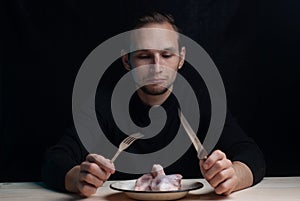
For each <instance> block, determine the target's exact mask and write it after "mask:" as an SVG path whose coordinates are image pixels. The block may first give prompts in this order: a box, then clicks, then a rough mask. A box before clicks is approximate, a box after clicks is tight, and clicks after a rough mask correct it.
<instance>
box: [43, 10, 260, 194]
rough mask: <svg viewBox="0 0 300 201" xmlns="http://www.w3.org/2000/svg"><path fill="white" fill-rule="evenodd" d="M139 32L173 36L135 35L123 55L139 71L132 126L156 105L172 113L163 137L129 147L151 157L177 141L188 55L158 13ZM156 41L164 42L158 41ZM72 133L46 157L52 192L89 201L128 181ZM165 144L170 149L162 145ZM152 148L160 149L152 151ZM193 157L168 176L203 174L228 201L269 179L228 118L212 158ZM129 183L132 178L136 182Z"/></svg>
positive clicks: (106, 121)
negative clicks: (179, 79) (178, 85)
mask: <svg viewBox="0 0 300 201" xmlns="http://www.w3.org/2000/svg"><path fill="white" fill-rule="evenodd" d="M135 28H136V29H138V28H156V29H163V30H169V31H171V32H168V31H166V32H159V33H160V34H159V35H158V32H157V33H156V32H154V33H153V34H148V33H147V32H138V33H137V34H133V35H132V37H131V43H132V44H133V45H134V46H135V47H136V49H138V50H137V51H133V52H131V53H128V54H126V53H124V55H123V56H122V63H123V66H124V67H125V69H127V70H128V71H130V70H132V69H140V70H137V71H135V74H134V75H133V77H134V79H135V81H136V83H137V86H138V89H137V91H136V94H135V95H134V96H133V100H132V102H133V103H134V107H133V109H132V113H131V114H132V118H133V121H134V122H136V123H137V124H138V125H141V126H145V125H147V118H144V116H147V115H146V114H147V112H148V111H149V108H150V107H151V106H155V105H161V106H163V107H164V108H167V109H166V110H167V114H168V117H169V115H170V116H171V117H172V119H171V120H169V119H167V122H166V126H165V128H166V130H162V131H161V133H160V134H159V135H158V136H159V137H157V136H155V137H153V139H150V140H148V141H145V142H144V141H141V142H136V143H134V144H133V145H132V147H130V148H132V150H137V153H139V152H140V153H141V152H142V153H144V152H146V153H147V152H151V151H153V150H154V151H155V150H157V149H159V148H161V147H163V146H165V145H166V144H168V143H169V142H170V141H172V139H173V138H174V136H173V134H174V130H176V129H174V128H175V127H176V126H177V127H178V115H177V114H178V112H177V109H176V108H177V106H178V105H177V104H176V103H174V102H176V101H174V97H173V96H172V93H171V92H172V89H173V81H174V80H175V78H176V72H177V71H178V70H180V69H181V68H182V67H183V64H184V60H185V54H186V49H185V47H180V46H179V42H178V41H179V35H178V34H175V32H177V31H178V28H177V27H176V25H175V23H174V19H173V18H172V17H171V16H170V15H167V14H163V13H156V12H154V13H150V14H147V15H145V16H142V17H141V18H139V20H138V22H137V24H136V26H135ZM173 31H175V32H173ZM157 37H159V38H160V39H161V40H157ZM158 41H159V42H158ZM151 47H155V48H151ZM145 66H146V68H145ZM96 108H97V107H96ZM131 108H132V107H131ZM97 109H98V110H99V111H97V112H98V114H100V117H99V121H100V124H101V125H102V129H104V130H105V132H106V134H107V133H108V135H110V136H112V134H116V135H117V133H120V131H119V130H118V129H116V125H114V124H113V123H112V122H110V121H111V118H107V117H104V116H105V114H106V113H107V112H106V111H105V110H101V109H99V108H97ZM201 115H202V114H201ZM102 116H103V117H102ZM145 122H146V123H145ZM103 125H106V126H103ZM71 133H73V135H67V136H64V138H63V139H62V140H61V141H60V143H59V144H58V145H56V146H54V147H53V148H52V149H50V150H49V152H48V154H47V156H46V160H45V164H44V167H43V177H44V180H45V182H46V183H47V184H48V185H49V186H52V187H55V188H57V189H60V190H66V191H69V192H74V193H79V194H81V195H83V196H90V195H92V194H94V193H95V192H96V190H97V188H98V187H100V186H102V185H103V183H104V182H105V181H106V180H108V179H109V178H113V179H124V178H126V176H124V175H123V176H124V177H123V178H122V174H121V173H117V172H116V169H115V166H114V164H113V163H111V161H110V159H107V158H105V157H103V156H101V155H97V154H93V153H90V154H89V153H88V152H87V151H86V150H85V148H84V147H83V146H82V144H81V142H80V140H79V139H78V137H76V135H74V133H75V131H74V130H73V131H72V132H71ZM109 138H110V139H111V140H112V141H113V139H114V138H113V137H109ZM158 139H159V140H158ZM162 139H163V140H162ZM164 140H165V141H166V142H165V143H161V142H160V141H164ZM119 141H120V140H119ZM115 144H117V143H115ZM150 144H151V145H156V146H157V147H155V146H149V145H150ZM193 151H194V150H193ZM193 151H192V150H191V149H189V150H188V152H187V153H186V154H185V155H184V156H183V157H182V158H181V159H179V160H178V161H176V162H175V163H174V164H172V165H171V166H170V167H167V168H166V172H168V170H169V171H170V172H179V170H180V169H183V176H184V178H186V177H194V178H195V177H198V176H200V175H201V173H202V175H203V177H204V178H205V179H206V180H207V181H208V182H209V184H210V185H211V186H212V187H213V188H214V189H215V192H216V193H217V194H223V195H229V194H230V193H232V192H234V191H238V190H241V189H244V188H247V187H250V186H252V185H254V184H256V183H258V182H259V181H260V180H261V179H262V178H263V176H264V173H265V163H264V159H263V155H262V153H261V152H260V150H259V148H258V147H257V145H256V144H255V143H254V142H253V140H251V139H250V138H248V137H247V136H246V135H245V133H243V131H242V130H241V129H240V128H239V127H238V126H237V125H236V123H235V122H234V121H233V119H232V118H231V117H230V114H229V113H228V114H227V117H226V122H225V127H224V130H223V133H222V136H221V138H220V140H219V142H218V144H217V145H216V147H215V150H214V151H213V152H212V153H210V154H209V156H208V158H207V159H206V160H199V159H197V157H196V154H195V153H194V152H193ZM229 156H230V157H229ZM168 168H169V169H168ZM114 176H115V177H114ZM127 176H128V175H127ZM185 176H186V177H185ZM127 178H132V176H131V177H130V176H129V177H127ZM132 179H134V178H132Z"/></svg>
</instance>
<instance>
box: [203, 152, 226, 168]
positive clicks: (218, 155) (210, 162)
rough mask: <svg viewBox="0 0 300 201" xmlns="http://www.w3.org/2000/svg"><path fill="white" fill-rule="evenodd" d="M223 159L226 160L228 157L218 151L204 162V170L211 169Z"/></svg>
mask: <svg viewBox="0 0 300 201" xmlns="http://www.w3.org/2000/svg"><path fill="white" fill-rule="evenodd" d="M223 158H226V155H225V154H224V153H223V152H222V151H220V150H216V151H214V152H213V153H212V154H210V155H209V157H208V158H207V159H206V160H203V165H202V167H203V169H204V170H207V169H210V168H211V167H212V166H213V165H214V164H215V163H216V162H217V161H218V160H222V159H223Z"/></svg>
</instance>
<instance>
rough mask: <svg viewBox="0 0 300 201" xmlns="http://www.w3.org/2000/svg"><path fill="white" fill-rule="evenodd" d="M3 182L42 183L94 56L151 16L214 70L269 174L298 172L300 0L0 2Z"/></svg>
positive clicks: (0, 162)
mask: <svg viewBox="0 0 300 201" xmlns="http://www.w3.org/2000/svg"><path fill="white" fill-rule="evenodd" d="M0 9H1V10H0V11H1V22H2V23H1V33H2V35H1V54H0V181H38V180H41V178H40V167H41V161H42V158H43V154H44V152H45V150H46V149H47V148H48V147H49V146H51V145H53V144H55V143H56V142H57V140H58V139H59V138H60V136H61V135H62V134H63V132H64V129H65V128H66V127H67V126H68V125H69V124H70V123H71V122H72V113H71V112H72V111H71V98H72V87H73V83H74V80H75V76H76V74H77V71H78V70H79V68H80V65H81V64H82V62H83V61H84V59H85V58H86V57H87V56H88V54H89V53H90V52H91V51H92V50H93V49H94V48H95V47H97V46H98V45H99V44H100V43H101V42H103V41H105V40H106V39H108V38H109V37H111V36H114V35H115V34H117V33H121V32H122V31H123V30H124V29H125V28H126V27H125V26H124V25H125V24H126V22H127V21H128V20H130V19H132V18H133V17H134V16H136V15H138V14H139V13H142V12H143V11H145V10H155V9H157V10H162V11H168V12H170V13H172V14H173V15H174V16H175V18H176V19H177V21H178V24H179V26H180V27H181V28H182V29H183V30H184V34H186V35H187V36H189V37H191V38H192V39H194V40H195V41H197V42H198V43H199V44H200V45H201V46H202V47H203V48H204V49H205V50H206V51H207V52H208V53H209V54H210V56H211V57H212V59H213V60H214V62H215V63H216V65H217V67H218V69H219V71H220V73H221V76H222V77H223V81H224V83H225V88H226V92H227V98H228V105H229V108H230V109H231V112H232V113H233V115H234V116H235V117H236V118H237V120H238V122H239V124H240V125H241V126H242V127H243V129H244V130H245V131H246V132H247V133H248V135H250V136H251V137H253V138H254V139H255V140H256V141H257V143H258V144H259V146H260V147H261V149H262V151H263V152H264V154H265V157H266V161H267V176H276V175H280V176H283V175H284V176H293V175H298V176H299V175H300V165H299V159H300V157H299V153H300V149H299V146H298V142H297V135H298V134H299V131H298V126H299V115H298V114H299V95H298V93H299V73H300V70H299V67H300V66H299V64H300V62H299V61H298V57H299V36H300V23H299V20H300V18H299V17H300V15H299V12H298V10H299V1H297V0H286V1H283V0H282V1H271V0H270V1H266V0H264V1H263V0H262V1H258V0H257V1H256V0H231V1H228V0H202V1H198V0H181V1H179V0H170V1H161V2H160V1H153V0H152V1H140V0H131V1H125V0H124V1H121V0H120V1H113V0H111V1H106V2H104V1H85V2H83V1H77V0H75V1H70V0H59V1H53V0H51V1H50V0H48V1H47V0H46V1H29V0H27V1H25V0H7V1H1V3H0Z"/></svg>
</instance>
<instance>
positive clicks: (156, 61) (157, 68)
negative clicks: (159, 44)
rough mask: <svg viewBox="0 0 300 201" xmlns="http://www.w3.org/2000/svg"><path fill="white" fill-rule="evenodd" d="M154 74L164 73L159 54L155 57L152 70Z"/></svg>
mask: <svg viewBox="0 0 300 201" xmlns="http://www.w3.org/2000/svg"><path fill="white" fill-rule="evenodd" d="M151 69H152V70H153V72H155V73H159V72H161V71H162V67H161V65H160V55H159V54H155V55H154V57H153V65H152V68H151Z"/></svg>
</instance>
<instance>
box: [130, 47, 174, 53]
mask: <svg viewBox="0 0 300 201" xmlns="http://www.w3.org/2000/svg"><path fill="white" fill-rule="evenodd" d="M150 50H157V49H140V50H136V51H135V52H149V51H150ZM159 51H170V52H176V48H175V47H167V48H164V49H162V50H159Z"/></svg>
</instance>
